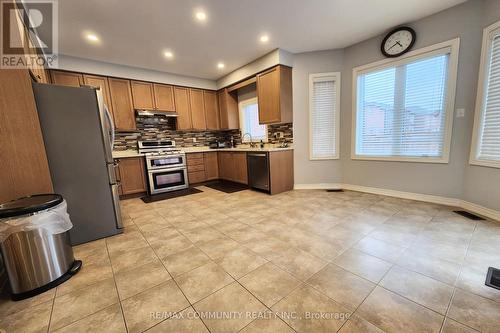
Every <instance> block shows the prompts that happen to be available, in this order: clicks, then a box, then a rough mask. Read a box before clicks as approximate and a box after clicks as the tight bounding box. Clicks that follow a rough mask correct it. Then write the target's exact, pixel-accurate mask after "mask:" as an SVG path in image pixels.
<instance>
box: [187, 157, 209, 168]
mask: <svg viewBox="0 0 500 333" xmlns="http://www.w3.org/2000/svg"><path fill="white" fill-rule="evenodd" d="M203 164H205V162H204V161H203V155H202V157H201V158H191V159H189V158H188V160H187V165H188V166H191V165H203Z"/></svg>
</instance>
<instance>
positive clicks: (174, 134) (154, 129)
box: [115, 116, 293, 150]
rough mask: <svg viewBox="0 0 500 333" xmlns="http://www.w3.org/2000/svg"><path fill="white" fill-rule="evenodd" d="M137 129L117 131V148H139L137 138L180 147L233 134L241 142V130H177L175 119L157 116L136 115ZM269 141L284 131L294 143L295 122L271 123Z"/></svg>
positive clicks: (284, 138) (222, 139)
mask: <svg viewBox="0 0 500 333" xmlns="http://www.w3.org/2000/svg"><path fill="white" fill-rule="evenodd" d="M155 119H156V120H155ZM136 124H137V131H135V132H116V136H115V149H116V150H126V149H137V140H157V139H168V140H174V141H175V143H176V145H177V146H178V147H203V146H208V145H209V144H210V142H212V141H216V140H218V141H227V142H229V141H230V138H231V136H233V138H234V140H235V141H236V143H237V144H240V143H241V133H240V131H239V130H224V131H222V130H221V131H177V130H176V129H175V119H174V118H166V119H162V121H161V122H160V123H159V122H158V120H157V118H149V117H140V116H138V117H136ZM267 131H268V141H269V143H278V140H277V139H276V138H275V137H274V134H275V133H277V132H283V139H280V140H279V141H280V142H281V141H283V140H285V141H286V142H288V143H293V124H292V123H288V124H278V125H269V126H268V127H267Z"/></svg>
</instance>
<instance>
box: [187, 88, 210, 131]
mask: <svg viewBox="0 0 500 333" xmlns="http://www.w3.org/2000/svg"><path fill="white" fill-rule="evenodd" d="M189 103H190V106H191V119H192V122H193V128H194V129H198V130H205V129H207V123H206V120H205V106H204V103H203V91H201V90H200V89H189Z"/></svg>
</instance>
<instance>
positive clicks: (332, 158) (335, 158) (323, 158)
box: [309, 156, 340, 161]
mask: <svg viewBox="0 0 500 333" xmlns="http://www.w3.org/2000/svg"><path fill="white" fill-rule="evenodd" d="M339 159H340V158H339V157H338V156H333V157H309V161H334V160H339Z"/></svg>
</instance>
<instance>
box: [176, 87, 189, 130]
mask: <svg viewBox="0 0 500 333" xmlns="http://www.w3.org/2000/svg"><path fill="white" fill-rule="evenodd" d="M174 98H175V109H176V111H177V114H178V117H177V129H178V130H186V129H191V128H192V121H191V111H190V105H189V89H188V88H182V87H174Z"/></svg>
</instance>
